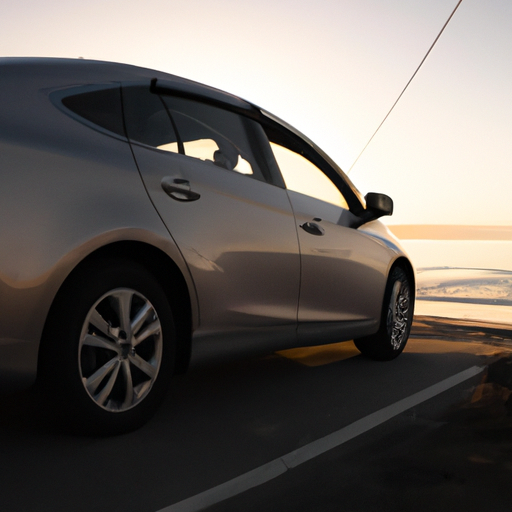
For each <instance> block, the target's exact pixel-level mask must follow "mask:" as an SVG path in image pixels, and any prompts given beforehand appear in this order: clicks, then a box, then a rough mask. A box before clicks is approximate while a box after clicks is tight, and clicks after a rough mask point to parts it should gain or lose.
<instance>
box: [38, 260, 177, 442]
mask: <svg viewBox="0 0 512 512" xmlns="http://www.w3.org/2000/svg"><path fill="white" fill-rule="evenodd" d="M95 267H97V268H89V269H88V270H87V271H84V272H81V273H80V275H77V276H75V277H74V278H73V279H72V280H71V282H69V283H67V284H66V285H65V288H64V289H63V291H62V293H61V294H60V295H59V297H58V299H57V301H56V303H55V304H54V306H53V307H52V312H51V317H50V319H49V322H48V325H47V328H46V329H45V334H44V340H43V342H44V345H43V348H44V350H45V354H44V357H43V358H42V362H43V366H44V368H42V371H43V374H44V376H45V377H46V380H47V383H48V384H49V386H48V387H49V393H48V394H49V398H50V400H51V402H53V403H52V405H53V406H54V407H55V408H56V409H57V413H58V414H59V416H61V417H62V419H64V420H65V421H66V423H70V424H71V426H72V427H73V428H74V430H78V431H81V432H85V433H96V434H117V433H122V432H127V431H130V430H133V429H135V428H137V427H139V426H141V425H142V424H143V423H144V422H145V421H147V419H149V417H151V415H152V414H153V413H154V412H155V411H156V409H157V407H158V406H159V404H160V402H161V400H162V399H163V396H164V393H165V391H166V388H167V386H168V383H169V380H170V377H171V375H172V370H173V363H174V353H175V339H174V325H173V319H172V314H171V309H170V306H169V303H168V301H167V297H166V295H165V293H164V292H163V290H162V289H161V287H160V285H159V284H158V282H157V281H156V280H155V278H154V277H153V276H152V274H150V273H149V272H147V271H146V270H145V269H144V268H143V267H141V266H138V265H136V264H132V263H124V262H113V261H107V262H101V261H99V262H97V265H95Z"/></svg>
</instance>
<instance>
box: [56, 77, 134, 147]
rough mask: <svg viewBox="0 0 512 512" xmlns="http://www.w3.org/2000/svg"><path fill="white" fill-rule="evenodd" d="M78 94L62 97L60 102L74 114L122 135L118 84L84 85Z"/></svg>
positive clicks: (123, 134)
mask: <svg viewBox="0 0 512 512" xmlns="http://www.w3.org/2000/svg"><path fill="white" fill-rule="evenodd" d="M79 90H80V92H79V93H78V94H71V95H69V96H64V97H62V99H61V101H62V104H63V105H64V106H65V107H66V108H67V109H68V110H70V111H71V112H73V113H74V114H76V115H78V116H80V117H81V118H82V119H85V120H86V121H89V122H90V123H92V124H94V125H95V128H96V127H100V128H103V129H105V130H108V131H110V132H113V133H115V134H117V135H121V136H122V137H126V135H125V132H124V127H123V113H122V108H121V94H120V89H119V85H108V86H107V85H103V86H85V87H80V88H79ZM57 96H59V97H61V95H60V94H59V95H57Z"/></svg>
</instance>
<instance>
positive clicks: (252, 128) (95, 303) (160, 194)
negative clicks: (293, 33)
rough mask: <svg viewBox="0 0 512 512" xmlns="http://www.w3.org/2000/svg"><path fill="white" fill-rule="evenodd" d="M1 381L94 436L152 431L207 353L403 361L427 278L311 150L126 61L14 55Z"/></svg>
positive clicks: (8, 95)
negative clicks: (39, 392) (352, 352)
mask: <svg viewBox="0 0 512 512" xmlns="http://www.w3.org/2000/svg"><path fill="white" fill-rule="evenodd" d="M0 91H1V92H2V95H1V98H0V172H1V176H2V187H1V192H0V194H1V201H0V219H1V221H0V222H1V244H0V301H1V308H0V386H1V387H2V389H3V390H9V389H14V388H15V386H21V385H30V384H31V383H32V382H34V381H35V380H36V376H37V381H38V382H40V383H41V386H42V387H43V389H44V390H45V392H46V395H47V397H48V398H49V403H50V404H53V405H54V406H55V407H56V409H57V410H58V411H60V412H63V411H64V412H65V416H66V417H67V418H69V419H70V421H71V423H72V425H73V426H74V427H75V428H78V429H80V430H82V431H86V432H102V433H118V432H124V431H129V430H131V429H134V428H137V427H138V426H140V425H142V424H143V423H144V422H145V421H146V420H147V419H148V418H149V417H150V416H151V414H152V413H153V412H154V411H155V410H156V408H157V407H158V405H159V403H160V402H161V400H162V398H163V396H164V393H165V391H166V389H167V388H168V385H169V381H170V379H171V377H172V376H173V374H176V373H177V372H183V371H184V370H185V369H186V368H187V365H188V364H189V361H190V359H191V357H192V356H195V355H196V354H201V353H204V354H206V353H210V354H211V353H217V354H218V353H220V352H221V351H223V352H224V353H226V352H228V351H232V350H235V351H238V350H240V349H241V348H243V349H244V350H245V349H249V348H251V349H254V347H258V348H259V349H260V350H264V351H273V350H278V349H285V348H291V347H297V346H306V345H318V344H326V343H333V342H339V341H343V340H351V339H354V341H355V344H356V346H357V347H358V349H359V350H360V351H361V352H362V353H363V354H364V355H365V356H368V357H371V358H375V359H381V360H386V359H392V358H394V357H396V356H398V355H399V354H400V353H401V352H402V350H403V349H404V346H405V344H406V342H407V338H408V336H409V331H410V327H411V322H412V315H413V307H414V294H415V281H414V271H413V267H412V265H411V263H410V261H409V259H408V258H407V256H406V254H405V253H404V251H403V250H402V248H401V247H400V245H399V243H398V242H397V240H396V239H395V238H394V237H393V236H392V235H391V234H390V232H389V231H388V230H387V228H386V227H385V226H384V225H383V224H382V223H380V221H378V220H377V219H378V218H379V217H381V216H383V215H391V213H392V209H393V203H392V201H391V199H390V198H389V197H388V196H385V195H384V194H377V193H371V194H368V195H367V196H366V197H365V198H363V197H362V196H361V194H360V193H359V192H358V190H357V189H356V188H355V187H354V185H353V184H352V183H351V181H350V180H349V179H348V177H347V176H346V175H345V174H344V173H343V172H342V171H341V169H340V168H339V167H338V166H337V165H336V164H335V163H334V162H333V161H332V160H331V159H330V158H329V157H328V156H327V155H326V154H325V153H324V152H322V151H321V150H320V149H319V148H318V147H317V146H316V145H315V144H314V143H313V142H311V141H310V140H309V139H307V138H306V137H305V136H304V135H302V134H301V133H299V132H298V131H297V130H295V129H294V128H292V127H291V126H289V125H288V124H286V123H284V122H283V121H281V120H279V119H278V118H276V117H275V116H273V115H272V114H270V113H268V112H266V111H265V110H263V109H261V108H259V107H257V106H255V105H253V104H251V103H249V102H247V101H245V100H243V99H240V98H238V97H236V96H233V95H230V94H227V93H225V92H222V91H219V90H217V89H213V88H211V87H207V86H204V85H201V84H198V83H195V82H192V81H189V80H185V79H183V78H179V77H176V76H173V75H169V74H165V73H162V72H158V71H153V70H149V69H143V68H137V67H133V66H128V65H122V64H114V63H106V62H96V61H86V60H66V59H17V58H4V59H0Z"/></svg>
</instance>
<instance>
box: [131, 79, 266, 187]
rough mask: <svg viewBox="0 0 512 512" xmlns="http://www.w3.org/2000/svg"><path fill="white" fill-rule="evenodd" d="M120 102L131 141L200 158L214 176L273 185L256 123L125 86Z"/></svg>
mask: <svg viewBox="0 0 512 512" xmlns="http://www.w3.org/2000/svg"><path fill="white" fill-rule="evenodd" d="M123 101H124V106H125V109H124V112H125V119H126V129H127V132H128V137H129V138H130V140H132V141H134V142H138V143H142V144H145V145H148V146H151V147H153V148H155V149H158V150H161V151H168V152H171V153H181V154H183V155H186V156H189V157H191V158H195V159H198V160H201V161H203V162H205V164H208V165H210V166H211V167H210V169H211V170H212V172H215V171H214V169H215V167H217V168H219V167H220V168H223V169H226V170H229V171H234V172H237V173H240V174H243V175H246V176H250V177H252V178H255V179H258V180H261V181H268V182H271V177H270V172H269V169H268V162H266V160H265V158H264V157H263V154H262V151H261V144H264V143H266V144H267V145H268V141H267V139H266V136H265V133H264V132H263V129H262V128H261V126H260V125H259V124H258V123H256V122H255V121H253V120H251V119H249V118H246V117H244V116H242V115H239V114H237V113H234V112H231V111H230V110H225V109H223V108H220V107H217V106H212V105H209V104H207V103H203V102H199V101H195V100H191V99H184V98H177V97H173V96H167V95H164V96H159V95H157V94H153V93H151V92H150V91H149V87H139V86H134V87H124V88H123ZM205 169H206V168H205Z"/></svg>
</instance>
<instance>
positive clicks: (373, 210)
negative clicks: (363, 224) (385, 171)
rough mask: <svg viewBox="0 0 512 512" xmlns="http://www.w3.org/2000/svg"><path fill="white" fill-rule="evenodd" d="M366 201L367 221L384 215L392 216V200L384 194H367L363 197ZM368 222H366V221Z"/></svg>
mask: <svg viewBox="0 0 512 512" xmlns="http://www.w3.org/2000/svg"><path fill="white" fill-rule="evenodd" d="M364 199H365V201H366V215H367V216H368V217H369V219H368V220H375V219H378V218H379V217H383V216H384V215H392V214H393V199H391V197H389V196H387V195H386V194H377V193H375V192H368V194H366V195H365V196H364ZM367 222H368V221H367Z"/></svg>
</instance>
